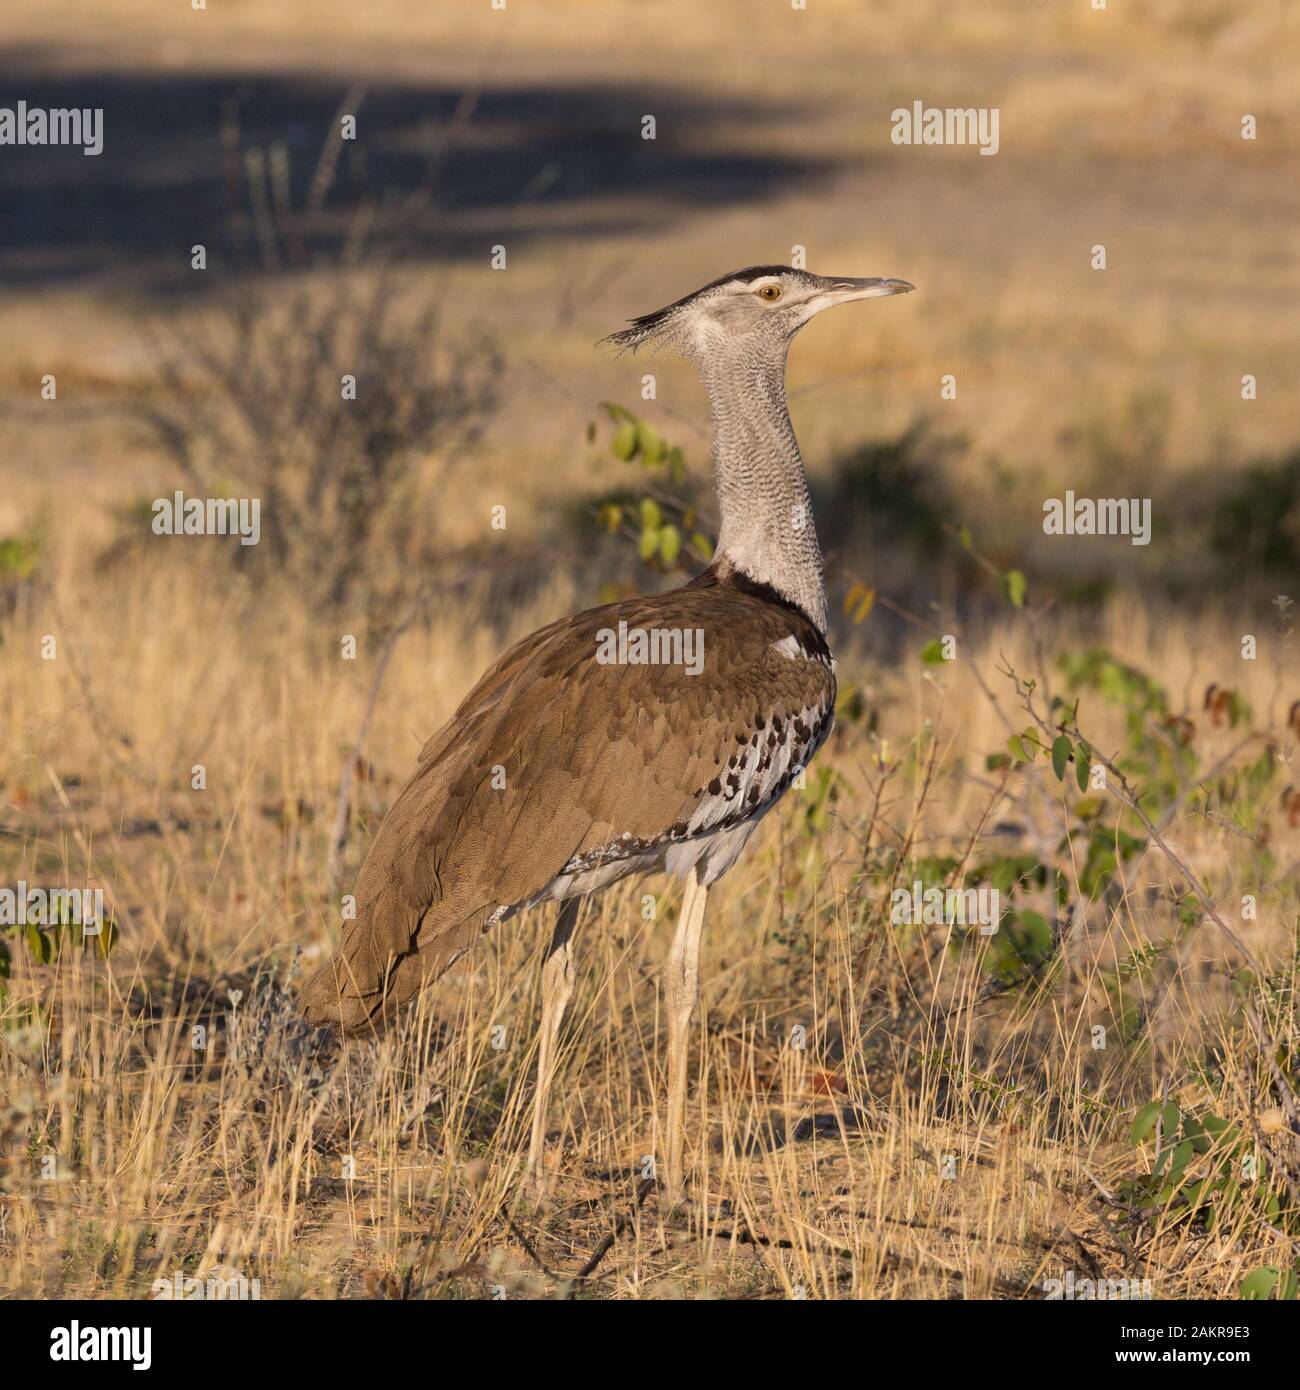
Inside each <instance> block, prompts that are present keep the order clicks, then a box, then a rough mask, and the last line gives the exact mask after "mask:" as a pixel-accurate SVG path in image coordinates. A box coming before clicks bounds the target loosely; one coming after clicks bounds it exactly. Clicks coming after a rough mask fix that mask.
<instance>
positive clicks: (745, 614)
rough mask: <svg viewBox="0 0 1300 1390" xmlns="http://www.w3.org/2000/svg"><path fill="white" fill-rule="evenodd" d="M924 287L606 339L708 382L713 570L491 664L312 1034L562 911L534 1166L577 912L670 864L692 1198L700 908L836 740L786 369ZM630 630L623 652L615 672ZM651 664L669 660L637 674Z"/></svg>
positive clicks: (716, 293) (362, 900)
mask: <svg viewBox="0 0 1300 1390" xmlns="http://www.w3.org/2000/svg"><path fill="white" fill-rule="evenodd" d="M912 288H913V286H911V285H910V284H908V283H907V281H906V280H883V279H865V280H864V279H849V278H846V277H842V276H833V275H832V276H827V275H812V274H809V273H807V272H806V271H803V270H794V269H792V268H791V267H789V266H751V267H750V268H749V269H747V270H739V271H737V272H736V273H735V274H733V275H724V276H722V278H721V279H718V280H715V281H713V282H712V283H711V284H708V285H705V286H704V287H703V288H702V289H699V290H696V291H695V293H694V294H689V295H687V296H686V297H685V298H683V299H679V300H677V301H676V302H675V303H673V304H669V305H668V306H667V307H666V308H663V309H659V310H657V311H656V312H655V313H652V314H646V315H644V316H643V317H642V318H639V319H634V320H633V321H632V323H631V327H629V328H626V329H624V330H623V331H621V332H618V333H615V334H613V335H612V336H611V337H610V338H609V339H607V340H606V341H608V342H610V343H612V344H613V345H614V346H615V347H617V348H619V349H620V350H622V349H629V348H638V347H640V346H642V345H643V344H649V345H652V346H654V347H656V348H672V349H675V350H677V351H679V352H680V353H682V354H684V355H685V357H687V358H688V359H689V360H690V361H691V362H692V363H693V364H694V365H695V367H696V368H697V369H698V371H699V374H700V376H701V377H702V378H703V381H704V385H705V387H706V389H707V391H708V395H709V401H710V405H711V410H712V420H713V465H714V479H715V488H716V493H717V502H718V511H719V520H720V529H719V534H718V543H717V548H716V551H715V558H714V560H713V562H712V563H711V564H710V565H709V566H708V568H707V569H705V570H704V571H703V572H702V573H701V574H699V575H697V576H696V577H695V578H694V579H693V580H691V581H690V583H688V584H686V585H685V586H684V587H682V588H679V589H676V590H673V591H672V592H670V593H665V594H659V595H656V596H653V597H649V598H635V599H626V600H623V601H622V602H619V603H613V604H607V605H605V606H604V607H601V608H595V609H591V610H590V611H588V612H585V613H579V614H577V615H576V616H575V617H571V618H563V619H561V620H560V621H559V622H555V623H552V624H550V626H549V627H544V628H542V629H541V631H539V632H535V633H533V634H532V636H530V637H526V638H524V640H523V641H522V642H519V643H518V644H516V645H515V646H514V647H512V648H511V649H510V650H509V651H508V652H506V654H505V655H504V656H503V657H501V658H500V660H499V661H498V662H497V663H496V664H495V665H494V666H493V667H492V668H491V669H490V670H489V671H488V672H487V673H486V675H484V676H483V678H482V679H481V680H480V681H479V683H478V684H477V685H476V686H475V687H474V689H473V690H472V691H470V693H469V694H468V695H467V696H466V697H465V700H464V701H463V702H462V704H461V706H460V708H459V709H458V710H457V711H456V713H455V714H454V715H453V716H452V717H451V719H450V720H449V721H448V722H447V724H445V725H444V726H443V728H441V729H440V730H439V731H438V732H437V733H436V734H434V735H433V737H432V738H431V739H430V740H429V742H428V743H427V744H426V745H425V747H424V749H423V751H422V752H421V754H420V759H419V765H418V767H417V768H416V771H415V774H414V776H413V777H412V778H411V780H410V782H408V784H407V786H406V788H405V790H404V791H403V792H402V793H401V795H400V796H399V797H398V798H397V800H396V801H395V802H394V803H393V806H392V808H391V810H390V811H389V812H388V815H387V817H386V818H385V820H384V822H383V824H382V825H381V826H380V828H379V833H378V835H377V836H376V837H375V841H374V843H373V844H372V845H371V847H370V851H369V853H368V854H367V855H366V858H365V862H364V863H363V865H362V867H361V870H360V874H359V876H358V879H357V882H356V888H355V900H356V916H355V918H354V919H353V920H352V921H350V922H349V923H348V924H347V925H346V927H345V930H344V935H343V941H342V945H341V947H340V949H339V951H338V953H337V955H336V956H335V957H334V958H333V960H331V961H330V962H329V963H328V964H326V965H325V966H324V967H323V968H322V969H321V970H319V971H318V972H317V973H316V974H315V976H313V978H312V979H311V980H309V981H308V983H307V984H306V986H305V987H304V989H303V994H302V1002H303V1009H304V1014H305V1016H306V1018H307V1020H308V1021H309V1022H311V1023H316V1024H332V1025H334V1026H335V1027H336V1028H338V1029H340V1030H342V1031H344V1032H348V1033H357V1032H364V1031H366V1030H368V1029H370V1028H372V1027H374V1026H376V1025H378V1024H380V1023H382V1022H383V1021H385V1020H386V1019H388V1018H390V1017H391V1016H392V1014H393V1012H394V1011H395V1010H396V1009H397V1008H398V1007H399V1006H400V1005H402V1004H403V1003H405V1002H406V1001H408V1000H410V999H411V998H412V997H413V996H414V995H415V994H417V993H418V992H419V991H420V990H421V989H422V988H423V987H424V986H425V985H427V984H429V983H430V982H431V981H433V980H435V979H437V977H438V976H439V975H441V974H442V973H443V972H444V971H445V970H446V969H447V968H448V967H449V966H450V965H451V964H452V962H453V961H455V960H456V959H457V958H458V957H460V956H461V955H462V954H463V953H464V952H465V951H467V950H469V948H470V947H471V946H472V945H473V944H474V942H475V940H476V939H477V938H478V937H479V936H480V934H481V933H482V932H484V931H485V930H486V929H487V928H489V927H492V926H495V925H496V924H498V923H500V922H503V921H505V920H506V919H507V918H509V917H513V916H514V915H515V914H516V913H517V912H520V911H522V910H523V909H524V908H528V907H532V906H534V905H536V904H538V903H543V902H548V901H552V900H554V901H558V902H560V903H561V904H562V907H561V909H560V912H559V917H558V921H557V923H556V926H555V930H554V934H553V936H552V939H551V943H550V947H549V950H548V952H547V956H546V962H545V965H544V966H543V971H542V1024H541V1035H540V1038H539V1044H538V1056H537V1087H536V1095H535V1099H534V1108H533V1125H532V1137H531V1143H530V1146H529V1155H528V1163H529V1168H530V1170H531V1171H532V1172H533V1173H534V1174H537V1173H538V1172H539V1164H540V1161H541V1157H542V1149H543V1143H544V1139H545V1133H546V1115H547V1098H548V1092H549V1089H550V1083H551V1077H552V1073H553V1070H554V1065H555V1054H556V1041H557V1036H558V1033H559V1027H560V1021H561V1017H562V1015H563V1012H564V1009H565V1006H566V1004H567V1003H568V1000H569V997H570V995H571V993H572V991H573V981H574V963H573V931H574V926H575V924H576V922H577V920H578V912H579V904H580V903H581V900H582V898H583V897H584V896H585V895H587V894H591V893H595V892H599V891H600V890H601V889H604V888H608V887H609V886H610V885H611V884H613V883H616V882H618V881H619V880H620V879H622V878H626V877H627V876H628V875H630V874H649V873H655V872H659V871H667V872H668V873H669V874H673V875H676V876H678V877H680V878H682V879H684V880H685V889H684V899H683V904H682V909H681V913H680V916H679V918H678V921H677V927H676V934H675V936H674V938H673V943H672V948H671V950H670V952H669V955H668V959H667V961H666V963H665V965H664V976H663V978H664V996H665V1003H666V1012H667V1025H668V1079H669V1093H668V1110H667V1123H666V1126H665V1134H664V1138H663V1149H662V1155H661V1158H662V1162H661V1164H660V1165H658V1166H659V1171H660V1175H661V1177H662V1180H663V1185H664V1188H665V1189H666V1191H667V1193H668V1194H669V1195H671V1196H673V1197H675V1196H677V1195H678V1194H679V1193H680V1192H681V1188H682V1179H683V1169H682V1152H683V1127H684V1119H685V1109H686V1089H687V1041H688V1033H689V1026H690V1021H691V1017H692V1015H693V1013H694V1011H695V1007H696V1002H697V1000H698V997H699V957H700V934H701V931H702V929H703V926H704V909H705V902H706V899H707V897H708V892H709V889H710V887H711V886H712V885H713V884H714V883H716V882H717V880H718V879H719V878H721V877H722V875H723V874H725V873H726V872H727V870H728V869H729V868H731V866H732V865H733V864H734V863H735V862H736V859H737V857H738V856H739V855H740V853H741V851H742V850H743V849H744V847H745V842H746V841H747V840H748V839H749V837H750V835H751V834H752V833H753V830H754V827H755V826H756V825H757V824H758V822H759V821H760V820H761V819H762V818H763V816H764V815H766V814H767V812H768V811H770V810H771V809H772V807H773V806H774V805H775V804H776V802H777V801H778V800H779V798H780V797H781V796H782V795H783V794H784V792H785V791H786V790H787V788H788V787H789V786H790V785H791V783H792V782H793V781H794V780H795V778H796V777H797V775H798V773H799V770H800V769H801V768H803V767H804V766H805V765H806V764H807V762H808V760H809V759H810V758H811V757H812V756H813V754H814V753H815V752H816V751H817V749H818V748H819V747H820V746H821V744H822V743H823V741H824V740H825V739H826V736H827V734H828V733H829V732H830V727H831V721H832V718H833V712H834V705H835V662H834V660H833V659H832V657H831V653H830V649H829V648H828V646H827V644H826V629H827V611H826V590H825V585H824V583H823V578H822V560H821V551H820V550H819V548H818V544H817V535H816V531H815V528H814V526H813V519H812V513H811V510H810V503H809V494H808V483H807V479H806V478H805V476H804V470H803V463H802V461H801V459H800V457H799V447H798V444H797V443H796V441H795V436H794V429H793V427H792V425H791V423H790V414H789V411H788V409H787V407H786V396H785V363H786V356H787V353H788V351H789V347H790V342H791V340H792V339H793V337H794V335H795V334H796V333H797V332H798V331H799V329H800V328H802V327H803V325H804V324H806V323H807V322H808V321H809V320H810V319H812V318H813V317H814V315H816V314H819V313H821V311H822V310H823V309H829V308H832V307H833V306H835V305H838V304H850V303H853V302H854V301H856V300H860V299H876V298H880V297H883V296H885V295H894V294H901V293H904V292H906V291H907V290H910V289H912ZM615 633H617V634H620V635H621V636H620V639H619V641H618V643H616V644H615V646H616V648H617V652H618V654H619V655H620V656H622V657H624V658H626V659H613V660H611V659H609V652H610V650H611V642H610V635H611V634H615ZM637 634H640V635H641V636H640V640H637V636H636V635H637ZM672 634H679V635H680V634H692V635H697V636H698V638H699V639H700V640H702V652H701V653H700V655H702V660H700V659H698V656H697V658H696V659H695V660H693V661H691V662H690V663H689V664H688V663H685V662H682V661H676V660H671V659H670V660H664V659H662V653H663V652H665V651H667V652H669V653H671V652H672V651H673V650H674V647H673V642H672V640H671V635H672ZM664 638H666V639H667V640H660V639H664ZM678 650H680V644H679V647H678ZM646 652H649V653H651V655H652V656H653V654H654V653H655V652H659V653H660V656H661V659H660V660H658V661H655V660H640V659H633V655H634V654H635V653H639V654H640V656H642V657H644V655H645V654H646Z"/></svg>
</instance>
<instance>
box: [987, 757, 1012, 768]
mask: <svg viewBox="0 0 1300 1390" xmlns="http://www.w3.org/2000/svg"><path fill="white" fill-rule="evenodd" d="M1010 766H1011V759H1010V758H1009V757H1007V755H1006V754H1005V753H990V754H989V755H988V757H987V758H985V759H984V770H985V771H986V772H997V771H998V770H999V769H1000V768H1004V767H1010Z"/></svg>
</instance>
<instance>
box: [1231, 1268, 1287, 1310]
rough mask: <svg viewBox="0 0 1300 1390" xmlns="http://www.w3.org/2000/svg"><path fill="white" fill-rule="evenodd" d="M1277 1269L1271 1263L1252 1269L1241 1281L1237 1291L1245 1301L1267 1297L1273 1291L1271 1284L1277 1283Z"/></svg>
mask: <svg viewBox="0 0 1300 1390" xmlns="http://www.w3.org/2000/svg"><path fill="white" fill-rule="evenodd" d="M1277 1280H1278V1271H1277V1270H1276V1269H1274V1268H1273V1267H1272V1266H1271V1265H1260V1267H1259V1268H1258V1269H1252V1270H1251V1271H1250V1273H1249V1274H1248V1275H1246V1277H1245V1278H1244V1279H1243V1280H1242V1281H1241V1288H1240V1289H1239V1293H1240V1294H1241V1297H1242V1298H1243V1299H1245V1300H1246V1301H1247V1302H1254V1301H1256V1300H1258V1299H1261V1298H1267V1297H1268V1296H1269V1294H1270V1293H1272V1292H1273V1285H1274V1284H1276V1283H1277Z"/></svg>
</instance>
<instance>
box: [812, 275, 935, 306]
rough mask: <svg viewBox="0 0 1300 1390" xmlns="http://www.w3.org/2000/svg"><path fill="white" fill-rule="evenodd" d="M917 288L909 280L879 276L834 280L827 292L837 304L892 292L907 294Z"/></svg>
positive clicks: (850, 302)
mask: <svg viewBox="0 0 1300 1390" xmlns="http://www.w3.org/2000/svg"><path fill="white" fill-rule="evenodd" d="M915 288H916V286H915V285H913V284H912V283H911V282H910V281H907V280H882V279H881V278H880V277H879V276H872V277H871V278H869V279H865V280H858V279H852V280H849V279H846V280H836V281H834V282H833V283H832V284H831V285H830V286H829V287H828V288H827V290H826V294H827V295H828V296H829V297H830V299H831V300H832V302H834V303H836V304H852V303H853V302H854V301H855V300H858V299H884V298H885V296H886V295H890V294H907V293H908V291H909V290H914V289H915Z"/></svg>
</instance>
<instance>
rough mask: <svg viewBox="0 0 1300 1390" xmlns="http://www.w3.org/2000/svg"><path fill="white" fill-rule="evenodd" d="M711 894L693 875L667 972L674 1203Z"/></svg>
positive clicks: (667, 1164) (667, 1181)
mask: <svg viewBox="0 0 1300 1390" xmlns="http://www.w3.org/2000/svg"><path fill="white" fill-rule="evenodd" d="M708 897H709V890H708V889H707V888H706V887H705V886H704V885H703V884H702V883H701V882H700V881H699V879H698V878H697V877H696V875H695V874H694V873H691V875H690V876H689V877H688V878H687V880H686V894H685V897H684V898H683V901H682V912H681V916H680V917H679V918H678V919H677V933H676V935H675V936H674V937H673V945H672V950H671V951H669V953H668V961H667V964H666V966H665V968H664V1002H665V1005H666V1007H667V1010H668V1133H667V1138H666V1141H665V1144H664V1172H663V1178H664V1191H665V1194H666V1196H667V1198H668V1200H669V1201H676V1200H677V1198H678V1197H680V1196H681V1193H682V1176H683V1174H682V1144H683V1137H684V1131H685V1123H686V1058H687V1051H688V1048H687V1044H688V1042H689V1040H690V1027H691V1017H692V1015H693V1014H694V1013H695V1006H696V1004H697V1003H698V1002H699V998H700V937H701V935H702V934H703V931H704V908H705V905H706V903H707V902H708Z"/></svg>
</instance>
